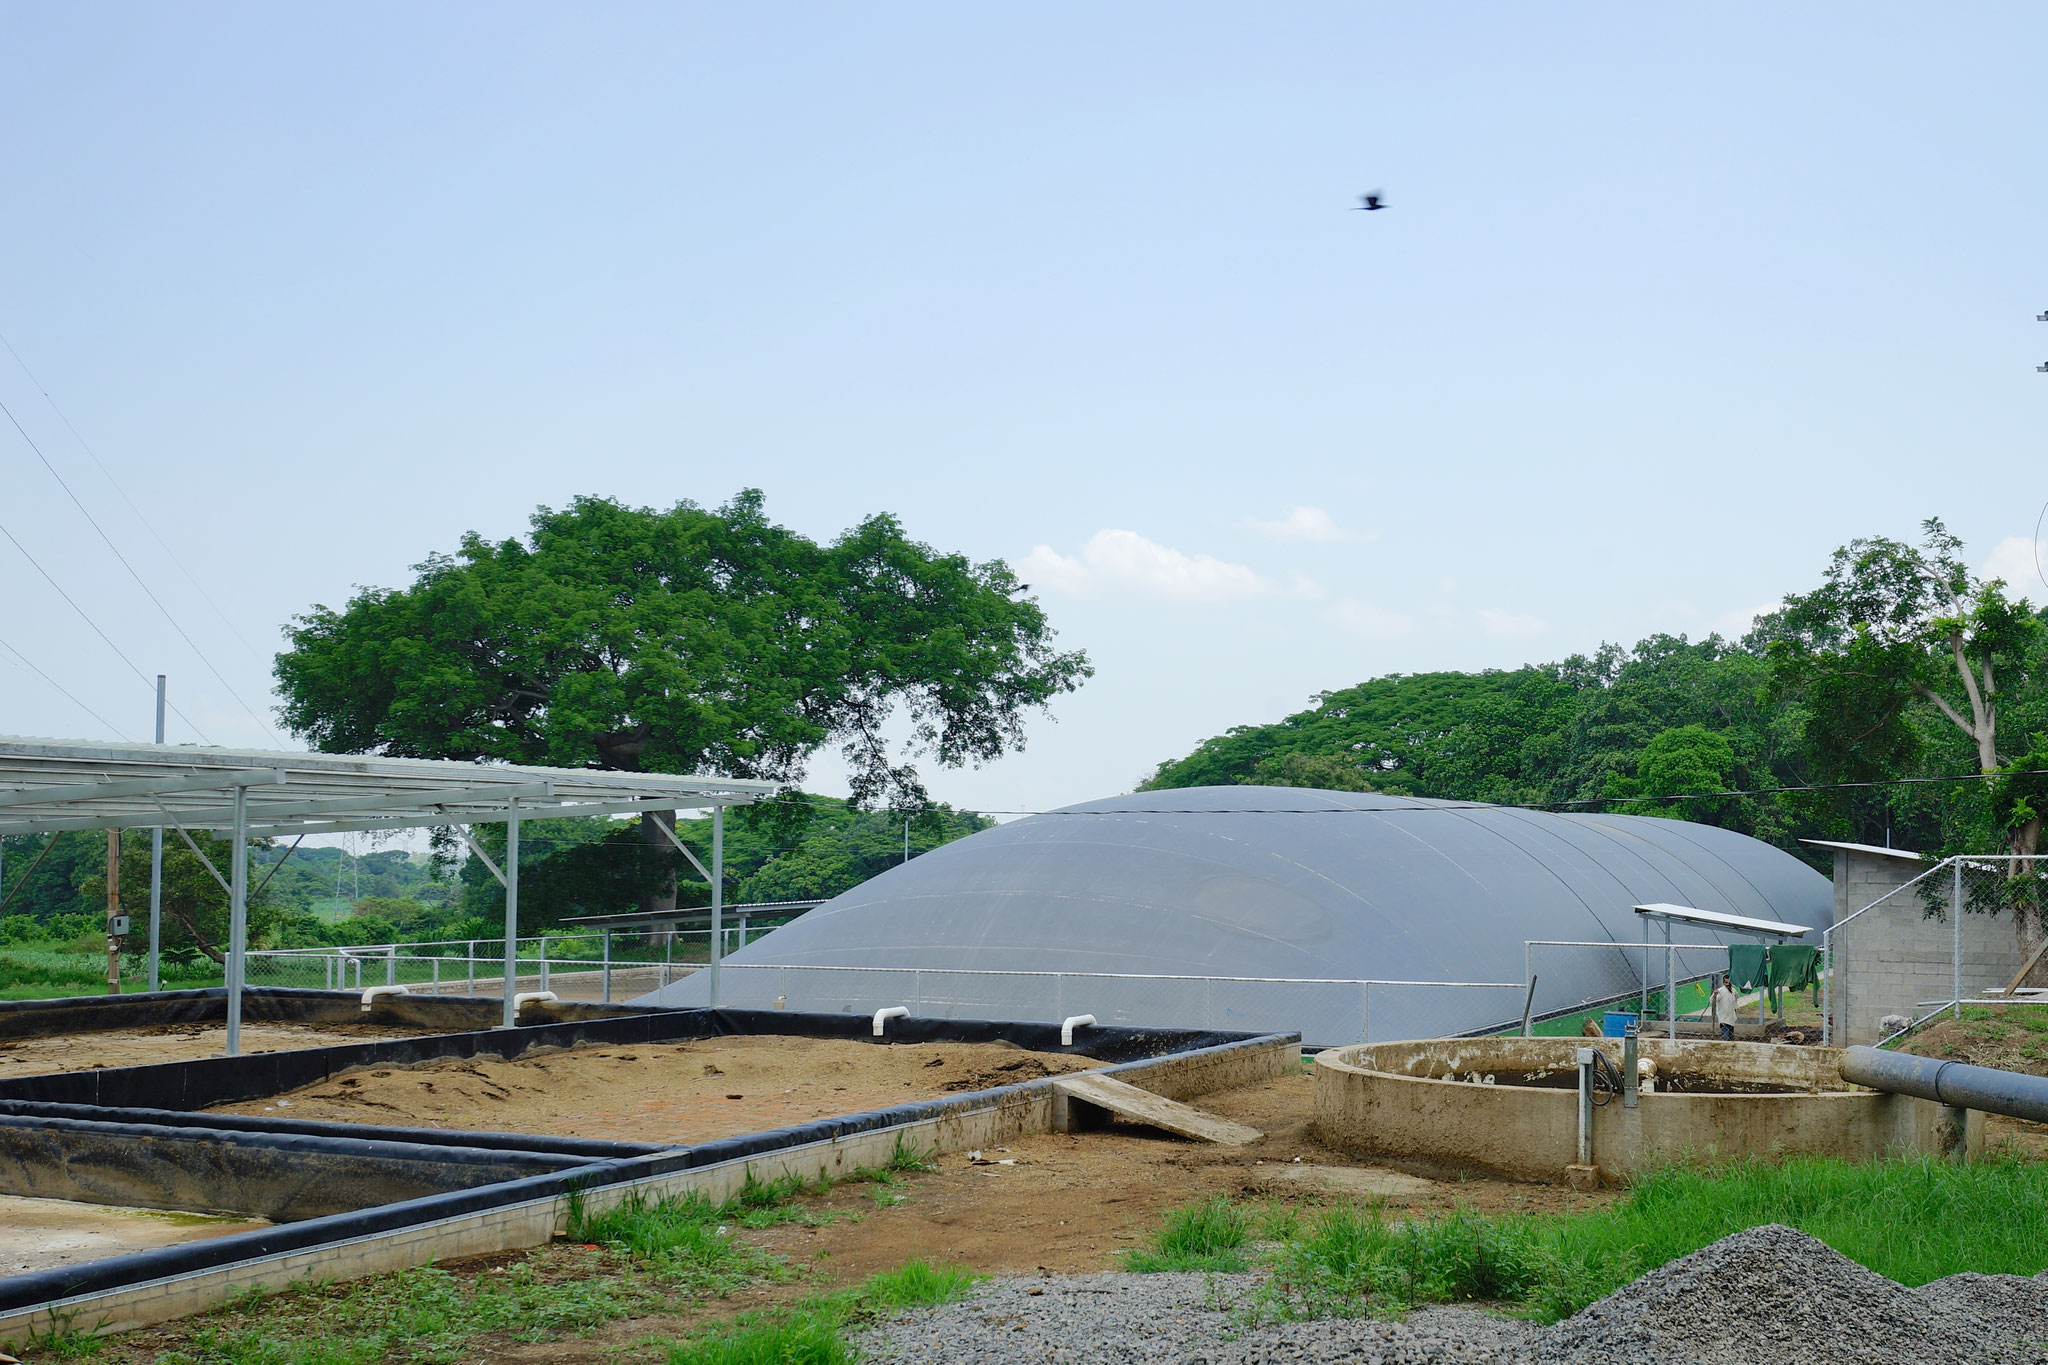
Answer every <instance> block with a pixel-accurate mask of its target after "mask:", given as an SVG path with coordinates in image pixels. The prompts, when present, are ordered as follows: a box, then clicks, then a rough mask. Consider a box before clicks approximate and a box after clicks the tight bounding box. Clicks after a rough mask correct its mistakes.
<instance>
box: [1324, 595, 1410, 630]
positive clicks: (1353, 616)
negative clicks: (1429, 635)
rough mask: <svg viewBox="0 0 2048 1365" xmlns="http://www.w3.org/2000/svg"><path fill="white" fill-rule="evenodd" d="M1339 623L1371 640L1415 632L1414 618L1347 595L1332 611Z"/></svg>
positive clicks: (1331, 613) (1333, 616)
mask: <svg viewBox="0 0 2048 1365" xmlns="http://www.w3.org/2000/svg"><path fill="white" fill-rule="evenodd" d="M1330 615H1331V617H1332V618H1333V619H1334V620H1335V621H1336V622H1337V624H1338V625H1340V626H1343V627H1345V628H1346V629H1347V630H1351V631H1355V632H1356V633H1358V634H1360V635H1363V636H1365V637H1366V638H1367V639H1369V640H1394V639H1399V638H1400V637H1401V636H1404V635H1412V634H1414V633H1415V621H1414V618H1412V617H1409V616H1407V615H1405V614H1403V613H1401V612H1398V611H1388V610H1387V609H1386V608H1385V607H1376V606H1374V605H1373V604H1372V603H1370V602H1361V601H1359V600H1358V599H1357V598H1355V597H1346V598H1344V599H1342V600H1341V601H1339V602H1338V603H1337V604H1336V605H1335V606H1334V607H1333V608H1331V611H1330Z"/></svg>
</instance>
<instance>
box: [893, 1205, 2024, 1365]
mask: <svg viewBox="0 0 2048 1365" xmlns="http://www.w3.org/2000/svg"><path fill="white" fill-rule="evenodd" d="M1256 1285H1257V1278H1256V1277H1255V1276H1250V1275H1126V1274H1116V1273H1107V1274H1097V1275H1080V1276H1070V1277H1051V1278H1017V1279H1005V1280H996V1281H991V1282H989V1283H987V1284H984V1285H981V1286H979V1287H978V1288H977V1289H976V1290H975V1292H974V1293H973V1295H972V1296H970V1297H969V1298H967V1299H965V1300H963V1301H961V1302H959V1303H956V1304H949V1305H947V1306H946V1307H944V1308H934V1309H925V1310H920V1311H918V1312H914V1313H908V1314H904V1315H902V1316H900V1317H897V1318H895V1319H893V1320H891V1321H889V1322H886V1323H882V1324H879V1325H877V1326H876V1327H874V1328H873V1329H871V1330H869V1331H868V1332H867V1333H865V1334H864V1335H863V1337H862V1339H861V1342H860V1345H861V1347H862V1349H863V1351H864V1352H865V1353H866V1358H868V1359H872V1360H877V1361H917V1362H922V1363H923V1365H968V1363H969V1362H974V1365H983V1363H984V1362H1005V1363H1006V1365H1007V1363H1010V1362H1015V1363H1017V1365H1037V1362H1044V1363H1045V1365H1167V1363H1168V1362H1171V1365H1323V1363H1324V1362H1332V1363H1334V1362H1339V1361H1342V1362H1347V1363H1348V1365H1424V1363H1425V1362H1426V1363H1427V1365H1452V1363H1453V1362H1474V1363H1475V1365H1480V1363H1483V1365H1536V1363H1537V1362H1542V1363H1543V1365H1549V1363H1550V1362H1568V1363H1570V1365H1606V1362H1623V1361H1626V1362H1638V1361H1645V1360H1654V1361H1658V1362H1666V1363H1668V1365H1753V1363H1754V1362H1755V1361H1757V1360H1767V1359H1774V1358H1776V1359H1793V1358H1796V1359H1800V1360H1805V1361H1814V1362H1822V1363H1824V1365H1965V1363H1966V1362H1997V1363H2001V1365H2002V1363H2005V1362H2012V1363H2014V1365H2017V1363H2018V1362H2042V1363H2044V1365H2048V1272H2044V1278H2037V1279H2026V1278H2023V1277H2020V1276H2014V1275H1955V1276H1951V1277H1950V1278H1948V1279H1945V1280H1938V1281H1936V1282H1935V1283H1933V1284H1930V1285H1926V1286H1924V1287H1922V1288H1919V1289H1906V1288H1904V1287H1903V1286H1901V1285H1898V1284H1895V1283H1893V1282H1892V1281H1891V1280H1887V1279H1885V1278H1884V1277H1883V1276H1881V1275H1878V1274H1875V1273H1873V1272H1872V1271H1869V1270H1866V1269H1864V1268H1863V1267H1862V1266H1859V1265H1857V1264H1856V1263H1855V1262H1854V1261H1851V1260H1849V1259H1848V1258H1847V1257H1844V1256H1841V1255H1839V1254H1838V1253H1836V1252H1835V1251H1833V1250H1831V1249H1830V1248H1828V1247H1827V1246H1826V1245H1825V1244H1823V1243H1821V1242H1819V1241H1816V1240H1815V1239H1813V1238H1811V1237H1808V1236H1806V1235H1805V1234H1804V1233H1801V1232H1798V1231H1796V1230H1794V1229H1792V1228H1788V1227H1781V1226H1776V1225H1773V1226H1770V1227H1761V1228H1752V1229H1750V1230H1749V1231H1747V1232H1741V1233H1737V1234H1736V1235H1734V1236H1732V1237H1726V1238H1723V1239H1722V1240H1721V1241H1718V1242H1716V1243H1714V1244H1713V1245H1712V1246H1709V1247H1705V1248H1703V1249H1701V1250H1700V1251H1697V1252H1694V1253H1693V1254H1692V1255H1690V1256H1686V1257H1683V1258H1681V1259H1679V1260H1676V1261H1673V1262H1671V1263H1670V1264H1669V1265H1666V1266H1663V1267H1662V1268H1660V1269H1658V1270H1654V1271H1652V1272H1651V1273H1650V1274H1648V1275H1645V1276H1643V1277H1642V1278H1641V1279H1639V1280H1637V1281H1636V1282H1635V1283H1634V1284H1631V1285H1627V1286H1624V1287H1623V1288H1622V1289H1620V1290H1617V1291H1616V1292H1615V1293H1613V1294H1611V1295H1609V1296H1608V1297H1607V1298H1605V1299H1602V1300H1601V1301H1600V1302H1599V1303H1596V1304H1593V1305H1592V1306H1590V1307H1588V1308H1587V1309H1586V1310H1585V1311H1584V1312H1581V1313H1579V1314H1578V1315H1577V1316H1575V1317H1572V1318H1569V1319H1567V1320H1566V1321H1564V1322H1561V1323H1558V1324H1557V1325H1556V1326H1554V1327H1548V1328H1539V1327H1534V1326H1531V1325H1530V1324H1528V1323H1525V1322H1521V1321H1518V1320H1515V1319H1512V1318H1505V1317H1501V1316H1499V1315H1497V1314H1493V1313H1488V1312H1484V1311H1482V1310H1479V1309H1471V1308H1427V1309H1422V1310H1418V1311H1417V1312H1414V1313H1411V1314H1409V1315H1408V1316H1407V1317H1406V1318H1405V1319H1404V1320H1402V1321H1399V1322H1389V1321H1379V1320H1374V1319H1364V1318H1361V1319H1325V1320H1322V1321H1317V1322H1295V1323H1281V1324H1276V1325H1270V1326H1266V1327H1260V1328H1257V1329H1254V1330H1250V1331H1247V1330H1245V1329H1244V1328H1243V1327H1242V1326H1241V1325H1240V1320H1239V1318H1238V1317H1237V1316H1236V1315H1235V1313H1234V1311H1233V1310H1234V1309H1235V1308H1236V1306H1237V1305H1238V1304H1239V1303H1241V1302H1242V1301H1243V1300H1244V1299H1245V1298H1246V1297H1247V1296H1248V1295H1249V1294H1250V1292H1251V1291H1252V1290H1253V1289H1254V1288H1255V1287H1256Z"/></svg>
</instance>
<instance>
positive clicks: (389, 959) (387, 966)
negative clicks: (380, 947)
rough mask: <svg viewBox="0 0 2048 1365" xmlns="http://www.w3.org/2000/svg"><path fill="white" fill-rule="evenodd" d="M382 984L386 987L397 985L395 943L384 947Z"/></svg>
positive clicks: (396, 948) (396, 946) (396, 950)
mask: <svg viewBox="0 0 2048 1365" xmlns="http://www.w3.org/2000/svg"><path fill="white" fill-rule="evenodd" d="M384 984H385V985H387V986H396V985H397V984H398V945H397V944H396V943H387V944H385V945H384Z"/></svg>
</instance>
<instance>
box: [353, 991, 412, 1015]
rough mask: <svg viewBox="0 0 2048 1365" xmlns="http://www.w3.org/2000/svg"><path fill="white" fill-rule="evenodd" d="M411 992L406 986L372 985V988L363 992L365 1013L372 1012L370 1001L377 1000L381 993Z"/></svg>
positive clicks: (403, 993)
mask: <svg viewBox="0 0 2048 1365" xmlns="http://www.w3.org/2000/svg"><path fill="white" fill-rule="evenodd" d="M409 994H411V992H410V991H408V990H406V988H405V987H403V986H372V987H370V989H368V990H366V991H364V992H363V1013H364V1014H368V1013H369V1012H370V1002H371V1001H372V1000H375V999H376V998H377V997H378V996H380V995H409Z"/></svg>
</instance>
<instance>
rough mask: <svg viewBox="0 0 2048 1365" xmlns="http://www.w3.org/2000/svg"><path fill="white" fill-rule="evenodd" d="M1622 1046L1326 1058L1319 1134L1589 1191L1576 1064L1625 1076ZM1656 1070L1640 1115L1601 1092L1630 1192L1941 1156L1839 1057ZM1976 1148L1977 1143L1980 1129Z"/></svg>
mask: <svg viewBox="0 0 2048 1365" xmlns="http://www.w3.org/2000/svg"><path fill="white" fill-rule="evenodd" d="M1622 1046H1623V1045H1622V1040H1621V1039H1619V1038H1441V1039H1426V1040H1423V1041H1420V1042H1408V1043H1360V1044H1356V1045H1354V1046H1351V1047H1341V1048H1332V1049H1330V1050H1328V1051H1326V1052H1322V1053H1319V1054H1318V1055H1317V1057H1316V1131H1317V1136H1318V1137H1319V1138H1320V1139H1321V1140H1322V1141H1323V1142H1324V1143H1325V1144H1327V1145H1329V1146H1331V1147H1335V1148H1337V1149H1338V1150H1340V1151H1344V1152H1349V1153H1351V1154H1353V1155H1355V1156H1361V1157H1371V1158H1373V1159H1376V1160H1387V1159H1392V1160H1395V1161H1399V1162H1404V1163H1407V1164H1411V1165H1414V1166H1418V1167H1421V1168H1424V1169H1427V1170H1428V1171H1430V1172H1431V1173H1434V1174H1464V1173H1471V1174H1487V1175H1495V1176H1507V1177H1509V1178H1511V1179H1518V1180H1544V1181H1561V1180H1565V1179H1567V1178H1568V1175H1577V1176H1578V1177H1579V1178H1580V1179H1582V1180H1583V1179H1584V1178H1586V1177H1588V1176H1590V1174H1591V1173H1589V1172H1568V1171H1567V1167H1571V1166H1574V1164H1575V1163H1576V1162H1577V1159H1578V1139H1579V1103H1578V1100H1579V1097H1578V1066H1577V1054H1578V1050H1579V1049H1580V1048H1582V1047H1595V1048H1598V1049H1599V1050H1600V1051H1602V1052H1603V1053H1605V1054H1606V1056H1607V1058H1608V1060H1610V1061H1611V1062H1613V1063H1614V1064H1615V1067H1616V1069H1617V1071H1618V1070H1619V1068H1620V1066H1621V1061H1622ZM1640 1048H1641V1056H1642V1057H1643V1058H1644V1059H1647V1060H1648V1061H1649V1063H1650V1064H1651V1066H1650V1068H1648V1069H1653V1070H1654V1072H1655V1075H1654V1079H1653V1082H1652V1083H1649V1084H1646V1085H1645V1086H1644V1088H1643V1090H1642V1093H1641V1096H1640V1102H1639V1104H1638V1105H1637V1107H1636V1108H1633V1109H1630V1108H1626V1107H1624V1106H1623V1104H1622V1098H1621V1096H1619V1095H1608V1094H1605V1093H1601V1094H1599V1095H1598V1096H1597V1097H1598V1098H1600V1099H1602V1100H1604V1101H1605V1103H1604V1104H1600V1105H1597V1106H1595V1107H1594V1109H1593V1126H1592V1162H1591V1164H1592V1166H1593V1167H1595V1168H1596V1169H1597V1171H1598V1174H1599V1178H1600V1179H1602V1180H1605V1181H1607V1182H1610V1183H1616V1182H1620V1181H1622V1180H1625V1179H1627V1178H1628V1177H1629V1176H1630V1175H1633V1174H1635V1173H1636V1172H1638V1171H1643V1170H1647V1169H1650V1168H1653V1167H1656V1166H1662V1165H1669V1164H1671V1163H1672V1162H1675V1161H1679V1160H1685V1159H1694V1160H1706V1161H1727V1160H1737V1159H1740V1158H1743V1157H1751V1156H1757V1157H1766V1158H1773V1159H1775V1158H1780V1157H1787V1156H1838V1157H1846V1158H1850V1159H1854V1160H1866V1159H1869V1158H1872V1157H1879V1156H1883V1155H1885V1154H1886V1153H1888V1152H1937V1151H1941V1150H1943V1149H1944V1148H1943V1141H1942V1137H1943V1135H1942V1131H1941V1113H1942V1111H1941V1107H1940V1106H1939V1105H1936V1104H1933V1103H1930V1102H1929V1101H1926V1100H1918V1099H1913V1098H1911V1097H1909V1096H1905V1095H1886V1094H1880V1093H1878V1092H1877V1091H1874V1090H1865V1089H1862V1088H1861V1087H1858V1086H1853V1085H1850V1084H1849V1083H1847V1082H1845V1081H1844V1080H1843V1079H1842V1077H1841V1071H1840V1065H1841V1055H1842V1054H1841V1050H1840V1049H1839V1048H1821V1047H1792V1046H1786V1045H1777V1044H1765V1043H1717V1042H1685V1041H1681V1042H1670V1041H1666V1040H1661V1039H1651V1038H1645V1039H1642V1040H1641V1043H1640ZM1970 1117H1971V1119H1972V1120H1973V1121H1974V1122H1972V1123H1971V1124H1970V1126H1969V1129H1968V1134H1967V1142H1968V1146H1969V1148H1970V1149H1972V1150H1974V1148H1975V1147H1976V1145H1977V1138H1978V1133H1979V1131H1980V1129H1981V1116H1978V1115H1975V1114H1972V1115H1971V1116H1970Z"/></svg>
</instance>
